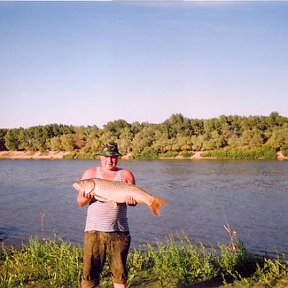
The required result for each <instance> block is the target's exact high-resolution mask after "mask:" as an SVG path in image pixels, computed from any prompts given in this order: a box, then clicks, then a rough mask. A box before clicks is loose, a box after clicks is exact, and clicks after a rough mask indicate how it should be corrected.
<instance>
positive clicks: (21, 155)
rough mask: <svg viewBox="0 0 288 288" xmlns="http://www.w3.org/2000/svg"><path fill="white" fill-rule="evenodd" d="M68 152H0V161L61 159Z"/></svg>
mask: <svg viewBox="0 0 288 288" xmlns="http://www.w3.org/2000/svg"><path fill="white" fill-rule="evenodd" d="M67 154H69V152H58V151H49V152H32V151H0V159H49V160H56V159H63V157H64V155H67Z"/></svg>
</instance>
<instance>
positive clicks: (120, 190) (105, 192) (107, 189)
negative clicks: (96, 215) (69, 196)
mask: <svg viewBox="0 0 288 288" xmlns="http://www.w3.org/2000/svg"><path fill="white" fill-rule="evenodd" d="M73 187H74V188H75V189H76V190H77V191H79V192H82V193H85V194H91V195H93V196H94V197H95V199H97V200H99V201H102V202H109V203H110V204H111V206H115V207H116V205H117V203H126V200H127V198H128V197H133V198H134V199H135V200H136V202H137V203H139V204H141V203H142V204H146V205H147V206H148V207H149V208H150V209H151V210H152V212H153V213H154V214H155V215H157V216H160V209H159V208H160V207H161V206H163V205H165V204H166V200H165V199H162V198H159V197H156V196H153V195H150V194H149V193H147V192H146V191H144V190H143V189H142V188H140V187H138V186H135V185H131V184H128V183H124V182H120V181H111V180H105V179H99V178H91V179H85V180H80V181H78V182H75V183H74V184H73Z"/></svg>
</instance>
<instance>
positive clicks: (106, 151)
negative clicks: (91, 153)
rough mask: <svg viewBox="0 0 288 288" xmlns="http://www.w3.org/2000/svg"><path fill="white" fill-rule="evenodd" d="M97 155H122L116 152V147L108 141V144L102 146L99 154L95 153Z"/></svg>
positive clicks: (115, 144)
mask: <svg viewBox="0 0 288 288" xmlns="http://www.w3.org/2000/svg"><path fill="white" fill-rule="evenodd" d="M97 155H102V156H122V154H120V153H119V151H118V145H117V143H115V142H114V141H110V142H109V143H108V144H106V145H104V146H103V149H102V151H101V152H99V153H97Z"/></svg>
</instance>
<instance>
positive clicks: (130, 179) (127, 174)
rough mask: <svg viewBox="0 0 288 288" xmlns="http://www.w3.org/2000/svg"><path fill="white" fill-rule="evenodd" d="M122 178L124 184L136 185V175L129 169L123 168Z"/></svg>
mask: <svg viewBox="0 0 288 288" xmlns="http://www.w3.org/2000/svg"><path fill="white" fill-rule="evenodd" d="M121 176H122V179H123V181H124V182H127V183H130V184H135V178H134V175H133V173H132V172H131V171H130V170H129V169H126V168H121Z"/></svg>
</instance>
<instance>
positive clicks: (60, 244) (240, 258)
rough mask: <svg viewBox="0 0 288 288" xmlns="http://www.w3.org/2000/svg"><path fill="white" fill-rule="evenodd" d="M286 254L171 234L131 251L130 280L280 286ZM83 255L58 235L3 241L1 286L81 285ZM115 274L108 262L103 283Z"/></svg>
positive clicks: (153, 283) (178, 284) (163, 283)
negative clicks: (272, 255)
mask: <svg viewBox="0 0 288 288" xmlns="http://www.w3.org/2000/svg"><path fill="white" fill-rule="evenodd" d="M285 257H286V256H285ZM285 257H284V258H283V257H282V260H281V261H280V258H279V259H275V260H271V259H267V258H261V257H257V256H255V255H252V254H250V253H249V252H247V251H246V249H245V247H244V245H243V244H242V243H241V242H238V243H237V246H236V250H235V251H231V250H230V249H229V248H228V247H227V246H226V245H219V246H218V247H216V248H212V247H204V246H203V245H202V244H201V243H193V242H191V241H190V240H189V239H188V237H187V236H185V235H180V236H177V237H174V236H170V237H168V238H166V242H159V243H156V244H155V245H152V244H145V245H142V246H140V247H139V248H137V249H134V250H133V251H131V252H130V253H129V255H128V268H129V279H128V286H129V287H140V288H141V287H143V288H144V287H150V288H152V287H153V288H157V287H165V288H166V287H167V288H169V287H195V285H198V286H197V287H274V286H273V285H274V284H275V283H277V285H279V283H281V282H283V283H284V284H285V285H286V284H287V283H288V282H285V281H286V279H288V273H287V267H288V261H287V258H286V259H285ZM283 259H284V260H283ZM82 261H83V254H82V248H81V247H77V246H73V245H71V244H70V243H67V242H65V241H64V240H62V239H60V238H57V237H56V236H55V239H52V240H49V239H48V240H40V239H38V238H30V241H29V244H28V245H23V246H22V247H21V248H20V249H14V248H10V249H8V248H7V247H5V245H2V250H1V254H0V264H1V266H0V267H1V268H0V287H3V288H10V287H11V288H12V287H29V288H30V287H37V288H44V287H45V288H52V287H53V288H56V287H65V288H66V287H69V288H70V287H71V288H74V287H75V288H76V287H80V278H81V272H82ZM286 277H287V278H286ZM110 278H111V277H110V270H109V267H108V265H106V266H105V270H104V271H103V273H102V279H101V282H100V283H101V284H100V287H112V283H111V280H110ZM284 284H283V285H284ZM261 285H262V286H261ZM281 285H282V284H281ZM285 285H284V286H277V287H287V285H286V286H285Z"/></svg>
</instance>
